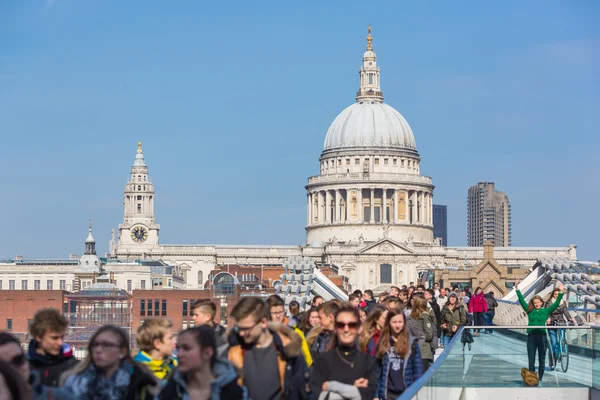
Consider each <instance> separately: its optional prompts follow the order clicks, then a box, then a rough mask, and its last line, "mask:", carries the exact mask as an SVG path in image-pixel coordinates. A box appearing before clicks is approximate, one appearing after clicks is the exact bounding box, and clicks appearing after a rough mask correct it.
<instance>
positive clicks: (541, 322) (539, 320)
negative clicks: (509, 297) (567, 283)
mask: <svg viewBox="0 0 600 400" xmlns="http://www.w3.org/2000/svg"><path fill="white" fill-rule="evenodd" d="M517 297H519V303H521V307H523V310H525V312H526V313H527V309H528V308H529V304H527V302H526V301H525V298H524V297H523V295H522V294H521V291H520V290H519V289H517ZM562 297H563V293H562V292H560V293H559V294H558V298H557V299H556V301H555V302H554V304H552V305H551V306H550V307H548V308H540V309H539V310H536V309H535V308H534V309H533V310H531V311H530V312H529V313H527V318H528V320H529V322H528V323H527V325H528V326H546V320H547V319H548V317H549V316H550V314H552V312H553V311H554V310H556V308H557V307H558V306H559V305H560V301H561V300H562ZM527 333H546V330H545V329H527Z"/></svg>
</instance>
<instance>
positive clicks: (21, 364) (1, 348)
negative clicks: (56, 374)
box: [0, 332, 72, 400]
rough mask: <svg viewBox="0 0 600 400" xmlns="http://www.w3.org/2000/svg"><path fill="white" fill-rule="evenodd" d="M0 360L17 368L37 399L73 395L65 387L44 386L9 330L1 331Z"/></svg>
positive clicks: (60, 397)
mask: <svg viewBox="0 0 600 400" xmlns="http://www.w3.org/2000/svg"><path fill="white" fill-rule="evenodd" d="M0 361H6V362H8V363H9V364H11V365H12V366H13V367H14V368H15V370H17V371H18V372H19V373H20V374H21V376H22V377H23V379H25V381H26V382H27V383H28V384H29V386H30V388H31V391H32V395H33V396H32V397H33V398H34V399H36V400H50V399H54V400H67V399H72V397H71V395H70V394H69V393H68V392H66V391H65V390H64V389H59V388H54V387H48V386H44V385H42V384H41V383H40V377H39V374H38V373H37V372H36V371H31V370H30V368H29V362H27V356H25V353H24V352H23V348H22V347H21V343H20V342H19V340H18V339H17V338H16V337H14V336H13V335H11V334H10V333H8V332H0Z"/></svg>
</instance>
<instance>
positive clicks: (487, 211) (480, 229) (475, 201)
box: [467, 182, 511, 247]
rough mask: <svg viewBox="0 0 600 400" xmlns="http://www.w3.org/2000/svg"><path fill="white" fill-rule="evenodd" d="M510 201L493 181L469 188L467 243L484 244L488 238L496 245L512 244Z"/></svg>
mask: <svg viewBox="0 0 600 400" xmlns="http://www.w3.org/2000/svg"><path fill="white" fill-rule="evenodd" d="M510 223H511V221H510V203H509V202H508V196H507V195H506V193H504V192H498V191H496V189H495V187H494V183H493V182H480V183H478V184H477V185H475V186H471V188H469V194H468V198H467V244H468V245H469V246H483V245H484V243H486V242H487V241H488V240H489V241H490V242H491V243H492V244H493V245H494V246H496V247H507V246H510V245H511V226H510Z"/></svg>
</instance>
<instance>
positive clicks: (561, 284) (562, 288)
mask: <svg viewBox="0 0 600 400" xmlns="http://www.w3.org/2000/svg"><path fill="white" fill-rule="evenodd" d="M556 287H557V288H559V289H560V290H561V291H562V292H564V291H565V285H563V283H562V282H557V283H556Z"/></svg>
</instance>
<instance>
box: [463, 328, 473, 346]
mask: <svg viewBox="0 0 600 400" xmlns="http://www.w3.org/2000/svg"><path fill="white" fill-rule="evenodd" d="M460 342H461V343H462V344H463V349H464V348H465V346H466V345H467V344H468V345H469V351H471V343H473V342H474V340H473V334H472V333H471V330H470V329H466V328H465V329H463V332H462V336H461V337H460Z"/></svg>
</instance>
